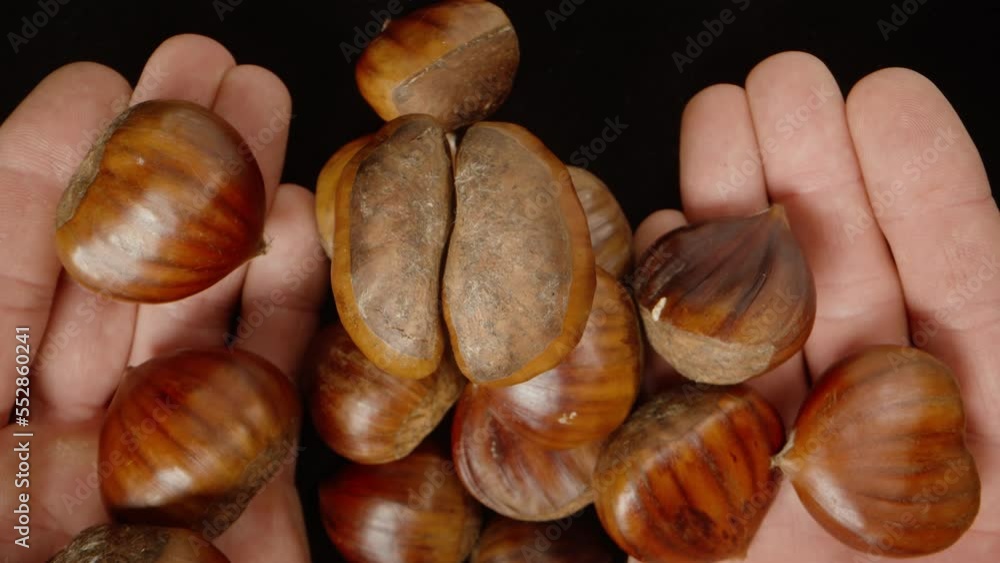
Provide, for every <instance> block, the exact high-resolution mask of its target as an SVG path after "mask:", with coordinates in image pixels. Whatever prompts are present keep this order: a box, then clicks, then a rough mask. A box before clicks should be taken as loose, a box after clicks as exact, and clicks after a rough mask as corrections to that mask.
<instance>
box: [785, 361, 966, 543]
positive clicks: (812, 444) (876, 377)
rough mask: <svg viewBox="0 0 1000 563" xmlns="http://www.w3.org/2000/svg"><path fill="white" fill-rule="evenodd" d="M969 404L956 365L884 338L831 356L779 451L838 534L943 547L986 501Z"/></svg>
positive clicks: (808, 502) (819, 516) (807, 502)
mask: <svg viewBox="0 0 1000 563" xmlns="http://www.w3.org/2000/svg"><path fill="white" fill-rule="evenodd" d="M965 426H966V421H965V408H964V406H963V402H962V396H961V393H960V390H959V387H958V383H957V381H956V379H955V376H954V374H953V373H952V371H951V369H950V368H949V367H948V366H947V365H945V364H944V363H942V362H941V361H939V360H938V359H937V358H934V357H933V356H931V355H930V354H928V353H926V352H923V351H921V350H918V349H916V348H909V347H902V346H890V345H880V346H871V347H868V348H865V349H863V350H861V351H859V352H857V353H855V354H852V355H850V356H848V357H846V358H844V359H843V360H841V361H840V362H838V363H836V364H834V365H833V366H832V367H831V368H830V369H829V370H828V371H827V373H826V374H824V375H823V378H822V379H821V380H820V382H819V383H818V384H817V386H816V387H815V388H814V389H813V390H812V392H811V393H810V395H809V397H808V398H807V399H806V402H805V403H804V404H803V405H802V409H801V410H800V412H799V416H798V419H797V420H796V422H795V429H794V431H793V433H792V435H791V436H790V438H789V443H788V446H787V447H786V449H785V450H784V451H783V452H782V453H781V454H780V455H779V456H777V458H776V459H775V464H776V465H777V466H778V467H780V468H781V469H782V470H783V471H784V472H785V474H786V475H787V476H788V479H789V480H790V481H791V482H792V485H793V486H794V487H795V491H796V493H798V496H799V499H801V500H802V504H803V505H804V506H805V507H806V510H808V511H809V513H810V514H811V515H812V516H813V517H814V518H815V519H816V521H817V522H819V523H820V524H821V525H822V526H823V528H825V529H826V530H827V531H828V532H830V533H831V534H832V535H833V536H834V537H836V538H837V539H839V540H840V541H842V542H844V543H845V544H847V545H849V546H851V547H852V548H854V549H857V550H860V551H864V552H866V553H871V554H873V555H876V556H889V557H914V556H920V555H927V554H931V553H935V552H938V551H942V550H944V549H946V548H948V547H949V546H951V545H952V544H954V543H955V542H956V541H958V539H959V538H961V537H962V535H963V534H964V533H965V532H966V531H967V530H968V529H969V528H970V527H971V526H972V523H973V521H974V520H975V518H976V516H977V514H978V513H979V508H980V494H981V484H980V478H979V472H978V470H977V467H976V461H975V459H974V458H973V457H972V454H971V453H970V452H969V450H968V448H967V446H966V438H965V432H966V430H965Z"/></svg>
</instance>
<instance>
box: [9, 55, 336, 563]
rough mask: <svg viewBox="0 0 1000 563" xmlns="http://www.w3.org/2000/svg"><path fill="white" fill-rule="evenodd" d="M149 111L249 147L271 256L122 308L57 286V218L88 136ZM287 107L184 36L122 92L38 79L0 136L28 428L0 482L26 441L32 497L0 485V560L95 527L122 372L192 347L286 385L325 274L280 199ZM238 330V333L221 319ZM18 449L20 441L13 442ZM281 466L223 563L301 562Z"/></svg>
mask: <svg viewBox="0 0 1000 563" xmlns="http://www.w3.org/2000/svg"><path fill="white" fill-rule="evenodd" d="M153 98H173V99H186V100H191V101H194V102H197V103H200V104H203V105H205V106H209V107H211V108H212V109H213V110H214V111H215V112H216V113H218V114H219V115H221V116H222V117H223V118H225V119H226V120H228V121H229V122H230V123H231V124H232V125H233V126H234V127H235V128H236V129H237V130H238V131H240V133H241V134H242V135H243V137H244V139H245V140H247V142H248V144H249V145H250V148H251V149H252V151H253V153H254V156H255V157H256V159H257V162H258V164H259V165H260V168H261V172H262V174H263V177H264V180H265V184H266V187H267V201H268V205H269V212H268V218H267V223H266V225H265V229H264V232H265V235H264V236H265V237H266V239H267V240H268V241H269V243H270V246H269V251H268V253H267V254H266V255H264V256H261V257H258V258H256V259H254V260H253V261H251V262H250V263H249V264H247V265H244V266H243V267H241V268H239V269H238V270H236V271H235V272H233V273H232V274H230V275H229V276H228V277H226V278H225V279H224V280H222V281H221V282H219V283H218V284H216V285H215V286H213V287H211V288H210V289H208V290H206V291H204V292H202V293H199V294H197V295H195V296H193V297H190V298H188V299H184V300H182V301H178V302H176V303H170V304H165V305H155V306H151V305H141V306H136V305H133V304H126V303H120V302H113V301H109V300H108V299H106V298H104V296H101V295H96V294H93V293H90V292H88V291H86V290H84V289H82V288H81V287H80V286H78V285H77V284H76V283H75V282H73V281H72V280H71V279H69V278H68V277H67V276H66V275H64V274H61V269H60V264H59V261H58V259H57V257H56V252H55V242H54V238H53V235H54V231H55V226H54V225H55V209H56V203H57V201H58V199H59V196H60V194H61V192H62V190H63V189H64V188H65V186H66V184H67V182H68V180H69V178H70V176H71V175H72V174H73V172H74V171H75V169H76V167H77V165H78V164H79V163H80V161H81V160H82V158H83V156H84V155H85V154H86V151H87V150H88V149H89V146H90V143H91V142H92V141H93V139H94V137H95V136H96V134H97V133H98V132H99V131H100V130H101V129H102V128H103V127H104V126H106V125H107V123H108V121H109V120H110V119H111V118H112V117H114V116H115V115H116V114H117V113H119V112H120V111H122V110H124V109H125V107H126V106H127V105H129V104H135V103H138V102H140V101H143V100H147V99H153ZM290 117H291V101H290V97H289V94H288V91H287V90H286V88H285V86H284V85H283V84H282V82H281V80H280V79H279V78H277V77H276V76H275V75H274V74H272V73H271V72H269V71H267V70H265V69H263V68H260V67H255V66H251V65H239V66H238V65H236V63H235V61H234V60H233V57H232V55H231V54H230V53H229V52H228V51H227V50H226V49H225V48H224V47H222V46H221V45H219V44H218V43H216V42H215V41H213V40H211V39H208V38H205V37H200V36H194V35H181V36H176V37H173V38H171V39H168V40H167V41H165V42H164V43H163V44H162V45H161V46H160V47H159V48H158V49H157V50H156V51H155V52H154V53H153V54H152V55H151V56H150V58H149V61H148V62H147V64H146V67H145V69H144V71H143V74H142V77H141V78H140V79H139V81H138V83H137V87H136V89H135V91H134V92H133V90H132V89H131V88H130V86H129V85H128V83H127V82H126V81H125V80H124V79H123V78H122V77H121V76H120V75H118V74H117V73H116V72H115V71H113V70H111V69H109V68H106V67H103V66H100V65H97V64H93V63H77V64H71V65H68V66H66V67H63V68H60V69H58V70H56V71H55V72H53V73H52V74H51V75H49V76H48V77H47V78H45V79H44V80H43V81H42V82H41V83H40V84H39V85H38V86H37V87H36V88H35V89H34V90H33V91H32V92H31V93H30V94H29V96H28V97H27V98H26V99H25V100H24V101H23V102H22V103H21V105H20V106H18V108H17V109H16V110H15V111H14V112H13V113H12V114H11V115H10V116H9V118H8V119H7V120H6V122H4V124H3V125H2V126H0V193H2V194H3V196H2V197H0V263H2V264H3V265H4V268H3V270H0V318H2V323H0V324H2V327H3V328H2V332H0V334H4V335H9V336H8V337H7V338H9V342H8V344H7V345H6V346H2V347H0V365H4V366H14V365H15V364H14V362H15V344H19V343H18V342H16V341H15V339H14V336H15V327H29V328H30V332H29V334H30V340H29V343H30V345H31V353H32V358H33V364H32V375H31V380H30V412H31V416H30V424H29V426H28V427H26V428H20V427H13V426H12V427H7V428H5V429H4V430H3V433H2V437H0V448H2V452H0V474H3V475H5V476H11V477H12V476H14V475H15V474H17V473H18V461H19V460H18V459H17V455H18V454H17V453H15V452H14V449H15V448H16V447H17V443H18V439H17V438H14V437H12V434H13V432H15V431H29V432H32V433H33V434H34V436H33V437H31V438H30V481H29V482H30V489H18V488H16V487H15V481H14V479H13V478H10V479H8V478H6V477H5V478H4V480H3V481H2V483H0V514H2V515H0V546H2V547H0V558H3V560H4V561H19V562H25V563H33V562H41V561H45V560H47V559H48V558H49V557H50V556H51V555H52V554H53V553H54V552H55V551H57V550H58V549H61V548H62V547H63V546H64V545H65V544H66V543H67V542H68V541H69V539H70V538H71V537H72V536H74V535H75V534H76V533H77V532H79V531H80V530H82V529H83V528H85V527H88V526H90V525H93V524H97V523H101V522H106V521H108V515H107V513H106V512H105V509H104V507H103V504H102V502H101V496H100V491H99V488H98V476H99V472H100V471H102V470H103V469H101V468H99V467H97V440H98V431H99V429H100V425H101V421H102V418H103V415H104V410H105V408H106V405H107V403H108V401H109V400H110V398H111V396H112V395H113V394H114V392H115V389H116V388H117V386H118V383H119V378H120V376H121V374H122V372H123V370H124V368H125V367H126V366H128V365H136V364H139V363H141V362H144V361H145V360H147V359H149V358H150V357H152V356H155V355H159V354H163V353H168V352H171V351H174V350H175V349H178V348H183V347H191V346H208V347H212V346H216V347H217V346H222V345H224V344H226V342H225V340H224V338H225V337H226V335H227V333H233V334H235V336H236V339H235V346H236V347H239V348H243V349H246V350H249V351H252V352H255V353H257V354H259V355H261V356H263V357H265V358H267V359H268V360H270V361H271V362H272V363H274V364H275V365H276V366H278V367H279V368H281V370H282V371H284V372H285V373H286V374H289V375H294V374H295V373H296V372H297V367H298V364H299V361H300V358H301V356H302V354H303V352H304V348H305V347H306V346H307V345H308V341H309V338H310V336H311V335H312V333H313V332H314V330H315V327H316V324H317V322H318V312H319V307H320V305H321V304H322V302H323V300H324V298H325V296H326V291H327V289H326V288H327V285H326V283H327V282H326V280H327V278H326V276H327V274H328V271H329V265H328V263H327V262H326V258H325V255H324V254H323V251H322V249H321V248H320V246H319V241H318V239H317V237H316V227H315V222H314V219H313V217H314V214H313V199H312V194H311V193H310V192H309V191H307V190H305V189H303V188H301V187H299V186H294V185H289V184H284V185H279V178H280V176H281V170H282V166H283V163H284V158H285V145H286V142H287V132H288V124H289V120H290ZM237 314H238V315H239V317H238V318H241V319H245V321H243V323H242V324H241V325H240V326H238V327H237V328H236V329H234V327H232V326H231V323H232V318H233V316H234V315H237ZM5 369H7V372H8V374H10V376H9V377H5V378H3V379H2V380H0V405H2V407H3V409H4V411H5V412H9V411H10V409H11V406H12V405H13V404H14V395H15V390H14V385H15V380H14V377H13V374H12V373H11V370H10V368H5ZM21 440H23V438H22V439H21ZM294 474H295V471H294V458H292V459H290V460H289V461H288V463H287V464H286V465H285V466H283V468H282V469H281V470H280V472H279V473H278V475H277V476H275V477H274V478H273V480H272V481H271V482H270V483H269V484H268V485H267V486H266V487H265V488H264V489H263V490H262V491H261V492H260V493H259V494H258V495H257V496H256V497H255V498H254V499H253V501H252V502H250V503H249V505H248V506H247V508H246V511H245V512H244V513H243V515H242V516H241V517H240V518H239V519H238V520H237V521H236V523H235V524H234V525H233V526H232V527H231V528H230V529H229V530H228V531H226V532H225V533H224V534H223V535H222V536H220V537H219V538H218V540H217V541H216V542H215V543H216V545H217V546H218V547H219V548H220V549H221V550H222V551H223V552H225V553H226V555H227V556H228V557H229V558H230V559H231V560H232V561H239V562H241V563H243V562H250V563H252V562H268V563H271V562H274V561H287V562H289V563H299V562H306V561H309V555H308V544H307V541H306V534H305V526H304V524H303V517H302V511H301V507H300V505H299V499H298V495H297V493H296V490H295V485H294ZM20 493H29V494H30V518H31V524H30V526H31V535H30V540H29V542H30V546H31V547H30V549H24V548H23V547H18V546H16V545H14V541H15V540H16V539H18V537H19V536H18V535H17V533H16V532H15V530H14V526H15V525H17V524H16V523H15V521H14V518H15V515H14V513H13V510H14V509H15V508H16V506H17V504H18V500H17V499H18V495H19V494H20Z"/></svg>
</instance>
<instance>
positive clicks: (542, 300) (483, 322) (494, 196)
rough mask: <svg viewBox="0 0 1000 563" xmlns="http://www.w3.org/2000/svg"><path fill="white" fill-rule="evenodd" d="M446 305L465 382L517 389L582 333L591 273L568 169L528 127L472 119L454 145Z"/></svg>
mask: <svg viewBox="0 0 1000 563" xmlns="http://www.w3.org/2000/svg"><path fill="white" fill-rule="evenodd" d="M455 170H456V175H455V193H456V211H455V228H454V230H453V231H452V235H451V241H450V243H449V247H448V255H447V261H446V263H445V270H444V282H443V288H444V293H443V297H442V304H443V307H444V316H445V321H446V323H447V326H448V332H449V334H450V336H451V343H452V349H453V350H454V353H455V361H456V362H457V363H458V367H459V368H460V369H461V370H462V373H464V374H465V375H466V376H467V377H468V378H469V379H470V380H472V381H473V382H475V383H481V384H487V385H513V384H515V383H521V382H523V381H527V380H529V379H531V378H532V377H535V376H537V375H538V374H540V373H542V372H544V371H547V370H550V369H552V368H553V367H555V366H556V365H558V364H559V362H561V361H562V360H563V359H564V358H565V357H566V355H567V354H569V353H570V351H571V350H573V348H575V347H576V345H577V343H578V342H579V341H580V338H581V337H582V335H583V332H584V330H583V329H584V326H585V325H586V323H587V317H588V316H589V315H590V308H591V305H592V302H593V299H594V286H595V284H596V274H595V265H594V251H593V249H592V248H591V246H590V232H589V230H588V228H587V218H586V215H584V212H583V208H582V206H581V205H580V200H579V199H578V198H577V197H576V192H575V191H574V189H573V183H572V182H571V181H570V178H569V173H568V172H567V171H566V167H565V166H564V165H563V163H562V162H560V161H559V159H557V158H556V157H555V155H553V154H552V153H551V152H550V151H549V150H548V149H547V148H546V147H545V145H543V144H542V142H541V141H539V140H538V139H537V138H535V136H534V135H532V134H531V133H530V132H528V131H527V130H526V129H524V128H522V127H520V126H517V125H513V124H509V123H491V122H483V123H477V124H475V125H473V126H472V127H470V128H469V129H468V130H467V131H466V133H465V136H464V137H463V138H462V141H461V143H460V144H459V147H458V159H457V162H456V165H455Z"/></svg>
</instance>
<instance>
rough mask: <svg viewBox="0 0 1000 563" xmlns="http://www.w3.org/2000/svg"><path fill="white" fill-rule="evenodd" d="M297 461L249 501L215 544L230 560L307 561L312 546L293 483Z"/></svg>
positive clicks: (259, 562)
mask: <svg viewBox="0 0 1000 563" xmlns="http://www.w3.org/2000/svg"><path fill="white" fill-rule="evenodd" d="M294 474H295V467H294V464H292V463H290V464H289V465H287V466H285V467H283V468H282V469H281V470H280V473H279V474H278V475H277V476H275V478H274V479H273V480H272V481H271V482H270V483H269V484H268V485H267V486H265V487H264V488H263V489H262V490H261V491H260V492H259V493H258V494H257V495H256V496H255V497H253V500H251V501H250V504H249V505H248V506H247V508H246V511H245V512H244V513H243V514H242V515H241V516H240V517H239V519H238V520H236V522H234V523H233V525H232V527H231V528H229V529H228V530H226V531H225V532H224V533H223V534H222V535H221V536H219V538H218V540H217V541H216V542H215V544H216V545H217V546H218V548H219V549H221V550H222V552H223V553H225V554H226V556H227V557H228V558H229V560H230V561H239V562H240V563H273V562H274V561H282V562H286V563H308V562H309V561H310V559H309V547H308V545H309V544H308V539H307V537H306V526H305V521H304V519H303V516H302V506H301V504H300V502H299V495H298V492H297V491H296V489H295V484H294Z"/></svg>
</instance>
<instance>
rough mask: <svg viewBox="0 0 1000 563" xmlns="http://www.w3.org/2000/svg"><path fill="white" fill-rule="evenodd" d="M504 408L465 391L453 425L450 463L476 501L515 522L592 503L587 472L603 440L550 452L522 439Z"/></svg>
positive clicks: (569, 511) (557, 515)
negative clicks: (512, 425) (506, 423)
mask: <svg viewBox="0 0 1000 563" xmlns="http://www.w3.org/2000/svg"><path fill="white" fill-rule="evenodd" d="M503 407H504V405H502V404H500V405H495V404H493V403H492V402H491V401H490V399H489V397H488V396H486V395H485V394H482V393H470V392H468V391H467V392H466V393H464V394H463V395H462V398H461V399H459V401H458V406H457V407H456V409H455V417H454V420H453V422H452V458H453V459H454V460H455V468H456V471H457V472H458V476H459V478H460V479H461V480H462V483H463V484H464V485H465V487H466V489H468V490H469V492H470V493H472V496H474V497H476V499H478V500H479V502H481V503H483V504H484V505H486V506H487V507H488V508H490V509H492V510H493V511H495V512H497V513H499V514H502V515H504V516H507V517H509V518H514V519H515V520H523V521H531V522H542V521H546V520H557V519H559V518H564V517H566V516H569V515H570V514H573V513H574V512H576V511H578V510H580V509H581V508H583V507H585V506H587V505H589V504H591V503H592V502H593V500H594V491H593V489H592V488H591V479H592V473H593V471H594V465H595V464H596V463H597V454H598V452H599V451H600V447H601V444H602V443H603V442H604V440H603V439H602V440H596V441H594V442H591V443H588V444H584V445H582V446H579V447H576V448H572V449H563V450H555V449H551V448H545V447H543V446H540V445H538V444H536V443H534V442H532V441H530V440H526V439H524V438H522V437H521V435H520V434H518V433H517V432H515V431H513V430H511V429H509V428H508V427H507V426H506V425H505V422H506V421H507V420H509V419H510V418H511V415H510V414H509V412H507V411H506V410H504V408H503Z"/></svg>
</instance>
